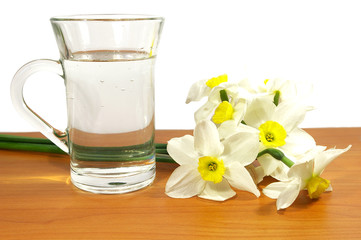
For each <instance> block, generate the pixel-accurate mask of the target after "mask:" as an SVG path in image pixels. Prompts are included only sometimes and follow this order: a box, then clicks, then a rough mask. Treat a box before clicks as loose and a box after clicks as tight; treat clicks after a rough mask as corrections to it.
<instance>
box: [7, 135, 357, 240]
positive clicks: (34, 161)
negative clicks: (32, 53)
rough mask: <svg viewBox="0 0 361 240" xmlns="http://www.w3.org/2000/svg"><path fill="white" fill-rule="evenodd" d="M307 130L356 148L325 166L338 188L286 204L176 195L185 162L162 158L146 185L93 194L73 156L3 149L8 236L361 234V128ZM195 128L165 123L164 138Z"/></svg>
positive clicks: (326, 141)
mask: <svg viewBox="0 0 361 240" xmlns="http://www.w3.org/2000/svg"><path fill="white" fill-rule="evenodd" d="M306 131H308V132H309V133H310V134H311V135H312V136H313V137H314V138H315V139H316V141H317V143H318V144H319V145H325V146H328V147H330V148H331V147H334V146H336V147H337V148H344V147H346V146H347V145H349V144H352V145H353V147H352V148H351V150H350V151H349V152H347V153H345V154H344V155H341V156H340V157H339V158H338V159H336V160H335V161H334V162H333V163H331V165H330V166H328V168H327V169H326V171H325V172H324V175H323V176H324V177H325V178H327V179H329V180H331V183H332V186H333V188H334V191H333V192H331V193H327V194H323V195H322V196H321V198H320V199H318V200H310V199H309V198H308V197H307V196H306V194H304V193H302V194H300V196H299V197H298V199H297V200H296V202H295V203H294V204H293V205H292V206H291V207H289V208H288V209H286V210H282V211H277V210H276V204H275V200H272V199H269V198H267V197H265V196H264V195H261V197H260V198H256V197H255V196H254V195H252V194H250V193H246V192H242V191H237V195H236V197H234V198H232V199H230V200H228V201H225V202H214V201H209V200H204V199H201V198H197V197H193V198H190V199H172V198H169V197H167V196H166V195H165V194H164V187H165V184H166V181H167V179H168V177H169V176H170V174H171V173H172V171H173V170H174V169H175V168H176V167H177V165H176V164H169V163H158V164H157V177H156V179H155V182H154V184H153V185H151V186H150V187H148V188H145V189H143V190H140V191H137V192H133V193H128V194H122V195H97V194H92V193H87V192H84V191H81V190H79V189H77V188H76V187H74V186H73V185H72V184H71V183H70V180H69V157H68V156H66V155H61V154H46V153H35V152H21V151H7V150H0V164H1V165H0V239H266V238H267V239H361V200H360V199H361V188H360V186H361V128H325V129H306ZM191 133H192V131H186V130H158V131H157V134H156V140H157V142H166V141H168V140H169V139H170V138H172V137H180V136H183V135H184V134H191ZM17 135H26V136H39V134H38V133H17ZM269 181H270V180H269V179H266V180H265V181H264V182H263V183H262V184H261V185H260V188H262V187H264V186H265V185H266V184H267V183H268V182H269Z"/></svg>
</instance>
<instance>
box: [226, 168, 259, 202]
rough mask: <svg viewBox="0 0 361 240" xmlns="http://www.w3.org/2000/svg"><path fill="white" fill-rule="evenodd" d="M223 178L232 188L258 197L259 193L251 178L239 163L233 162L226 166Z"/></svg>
mask: <svg viewBox="0 0 361 240" xmlns="http://www.w3.org/2000/svg"><path fill="white" fill-rule="evenodd" d="M224 177H225V178H226V179H227V180H228V182H229V184H231V185H232V186H233V187H235V188H238V189H239V190H243V191H247V192H250V193H253V194H254V195H256V196H257V197H259V195H260V192H259V190H258V189H257V186H256V184H255V183H254V181H253V178H252V177H251V175H250V174H249V172H248V171H247V169H246V168H245V167H243V166H242V165H241V164H240V163H239V162H233V163H231V164H230V165H227V170H226V172H225V174H224Z"/></svg>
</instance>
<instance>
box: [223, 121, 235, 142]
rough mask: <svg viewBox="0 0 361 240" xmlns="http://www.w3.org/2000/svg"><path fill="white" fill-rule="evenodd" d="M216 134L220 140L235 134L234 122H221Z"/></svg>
mask: <svg viewBox="0 0 361 240" xmlns="http://www.w3.org/2000/svg"><path fill="white" fill-rule="evenodd" d="M218 132H219V137H220V139H225V138H227V137H230V136H232V135H233V134H235V133H237V132H238V131H237V123H236V121H234V120H228V121H225V122H223V123H222V124H221V125H219V127H218Z"/></svg>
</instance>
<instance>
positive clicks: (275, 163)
mask: <svg viewBox="0 0 361 240" xmlns="http://www.w3.org/2000/svg"><path fill="white" fill-rule="evenodd" d="M257 160H258V162H259V163H260V164H261V166H262V167H263V171H264V174H265V175H266V176H270V175H271V174H272V173H273V172H274V171H276V169H277V168H278V167H280V165H281V164H283V163H282V162H281V161H279V160H276V159H274V158H273V157H272V156H271V155H269V154H265V155H263V156H261V157H258V158H257Z"/></svg>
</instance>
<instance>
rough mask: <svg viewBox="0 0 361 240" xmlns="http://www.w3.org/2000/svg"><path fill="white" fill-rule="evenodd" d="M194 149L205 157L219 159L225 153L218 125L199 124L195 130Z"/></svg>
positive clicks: (203, 122) (206, 122)
mask: <svg viewBox="0 0 361 240" xmlns="http://www.w3.org/2000/svg"><path fill="white" fill-rule="evenodd" d="M194 148H195V149H196V151H197V152H199V153H201V154H202V155H203V156H212V157H218V156H220V154H221V153H222V152H223V145H222V143H221V142H220V140H219V133H218V130H217V127H216V125H215V124H214V123H213V122H211V121H209V120H205V121H201V122H199V123H198V124H197V125H196V127H195V129H194Z"/></svg>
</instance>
